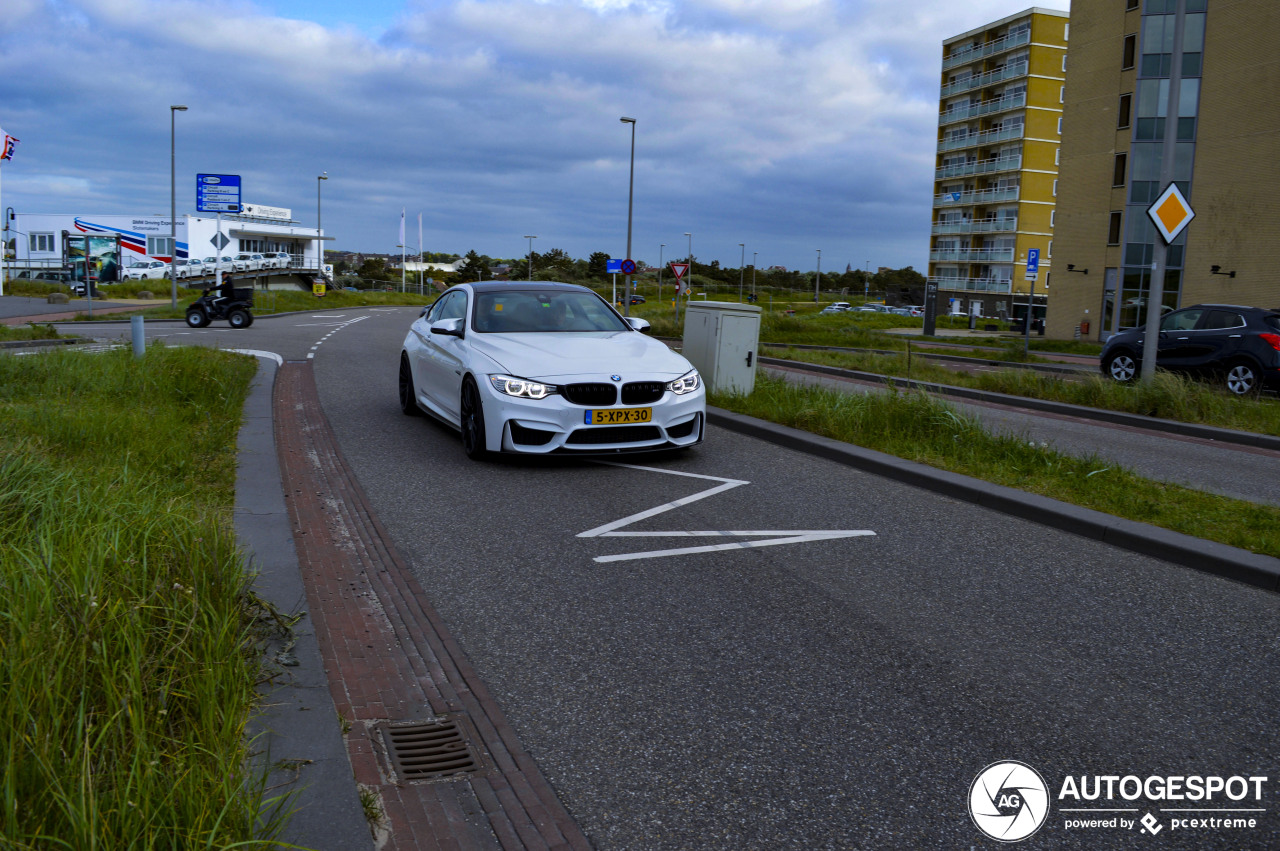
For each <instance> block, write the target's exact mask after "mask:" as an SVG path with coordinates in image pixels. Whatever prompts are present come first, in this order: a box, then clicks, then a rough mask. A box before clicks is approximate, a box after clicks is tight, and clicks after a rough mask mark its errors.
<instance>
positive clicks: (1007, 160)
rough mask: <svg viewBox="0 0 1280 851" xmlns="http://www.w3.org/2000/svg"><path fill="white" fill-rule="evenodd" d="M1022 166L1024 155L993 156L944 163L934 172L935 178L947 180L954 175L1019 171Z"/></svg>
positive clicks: (965, 175)
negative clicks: (962, 161) (953, 163)
mask: <svg viewBox="0 0 1280 851" xmlns="http://www.w3.org/2000/svg"><path fill="white" fill-rule="evenodd" d="M1021 168H1022V155H1021V154H1019V155H1017V156H1014V157H992V158H991V159H989V160H974V161H973V162H967V163H958V164H956V165H944V166H942V167H941V168H939V169H937V170H936V171H935V172H934V180H947V179H949V178H952V177H969V176H970V175H975V174H995V173H996V172H1001V171H1018V170H1020V169H1021Z"/></svg>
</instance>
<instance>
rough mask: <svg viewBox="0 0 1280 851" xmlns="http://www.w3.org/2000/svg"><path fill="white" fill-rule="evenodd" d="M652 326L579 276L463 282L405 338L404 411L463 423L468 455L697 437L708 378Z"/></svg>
mask: <svg viewBox="0 0 1280 851" xmlns="http://www.w3.org/2000/svg"><path fill="white" fill-rule="evenodd" d="M648 328H649V323H648V322H646V321H645V320H643V319H640V318H638V317H631V318H629V319H624V318H623V317H622V316H621V315H619V313H618V311H617V310H615V309H614V307H613V306H612V305H610V304H609V303H608V302H607V301H606V300H604V299H602V298H601V297H600V296H599V295H597V294H596V293H595V292H593V291H591V290H589V289H587V288H586V287H581V286H577V285H574V284H563V283H550V282H546V283H542V282H539V283H516V282H502V281H492V282H490V281H486V282H483V283H469V284H458V285H457V286H454V287H452V288H450V289H449V290H447V291H445V293H444V294H442V295H441V296H440V298H438V299H437V300H436V301H435V303H434V304H432V305H431V307H429V308H426V309H424V311H423V315H422V316H420V317H419V318H418V319H417V320H416V321H415V322H414V323H413V327H412V328H411V329H410V330H409V333H408V334H407V335H406V336H405V340H404V344H403V347H402V349H401V352H400V366H399V375H398V381H399V402H400V409H401V410H402V411H403V412H404V413H405V414H408V415H416V414H419V413H421V412H423V411H426V412H428V413H430V414H431V415H432V416H434V417H436V418H438V419H440V420H441V421H443V422H444V423H446V424H447V425H449V426H452V427H453V428H454V429H457V430H458V431H460V432H461V433H462V447H463V450H464V451H465V452H466V454H467V455H468V456H470V457H471V458H481V457H483V456H484V455H486V454H487V453H489V452H505V453H522V454H538V455H546V454H551V453H558V454H565V455H592V454H596V455H609V456H614V455H615V454H617V453H619V452H652V451H658V450H664V449H675V448H686V447H690V446H694V445H696V444H698V443H700V442H702V436H703V429H704V426H705V422H706V392H705V390H704V389H703V386H702V379H701V378H700V377H699V375H698V371H697V370H696V369H694V368H693V366H692V365H691V364H690V363H689V361H687V360H685V358H684V357H683V356H682V355H680V354H678V353H676V352H674V351H673V350H672V349H670V348H669V347H668V346H666V345H665V344H664V343H662V342H660V341H658V340H654V339H652V338H650V337H647V336H645V335H644V334H643V333H642V332H643V331H645V330H647V329H648Z"/></svg>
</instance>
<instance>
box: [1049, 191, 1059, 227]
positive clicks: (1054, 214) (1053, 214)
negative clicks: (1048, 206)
mask: <svg viewBox="0 0 1280 851" xmlns="http://www.w3.org/2000/svg"><path fill="white" fill-rule="evenodd" d="M1055 182H1056V181H1055ZM1057 216H1058V211H1057V210H1050V211H1049V227H1053V220H1054V219H1055V218H1057Z"/></svg>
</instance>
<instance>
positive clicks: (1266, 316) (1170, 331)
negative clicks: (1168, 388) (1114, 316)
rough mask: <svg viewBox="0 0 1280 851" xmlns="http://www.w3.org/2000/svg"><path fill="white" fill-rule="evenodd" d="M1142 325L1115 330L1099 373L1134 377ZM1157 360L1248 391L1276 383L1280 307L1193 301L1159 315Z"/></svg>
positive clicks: (1160, 364) (1279, 374) (1170, 367)
mask: <svg viewBox="0 0 1280 851" xmlns="http://www.w3.org/2000/svg"><path fill="white" fill-rule="evenodd" d="M1145 339H1146V329H1145V328H1129V329H1128V330H1125V331H1121V332H1120V333H1119V334H1114V335H1112V337H1111V338H1110V339H1109V340H1107V344H1106V346H1104V347H1103V349H1102V355H1101V366H1102V374H1103V375H1106V376H1109V377H1111V378H1112V379H1113V380H1115V381H1120V382H1126V381H1132V380H1133V379H1134V378H1135V377H1137V375H1138V373H1139V371H1140V370H1141V367H1142V348H1143V341H1144V340H1145ZM1156 365H1157V366H1158V367H1160V368H1161V369H1168V370H1171V371H1174V372H1181V373H1185V374H1187V375H1191V376H1194V377H1198V378H1207V379H1211V380H1216V381H1219V382H1221V383H1222V384H1223V386H1225V387H1226V388H1227V390H1228V391H1229V392H1231V393H1234V394H1235V395H1237V396H1246V395H1250V394H1253V393H1256V392H1258V391H1259V390H1261V389H1262V388H1263V387H1271V388H1274V389H1280V308H1277V309H1274V310H1267V309H1264V308H1260V307H1244V306H1241V305H1233V304H1196V305H1192V306H1191V307H1184V308H1182V309H1181V310H1175V311H1173V312H1172V313H1168V314H1166V315H1165V316H1164V317H1163V318H1161V320H1160V339H1159V341H1158V342H1157V344H1156Z"/></svg>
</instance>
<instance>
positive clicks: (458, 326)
mask: <svg viewBox="0 0 1280 851" xmlns="http://www.w3.org/2000/svg"><path fill="white" fill-rule="evenodd" d="M431 333H432V334H442V335H444V336H446V337H457V338H458V339H459V340H461V339H462V320H461V319H442V320H440V321H439V322H438V323H436V324H435V325H432V326H431Z"/></svg>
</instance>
